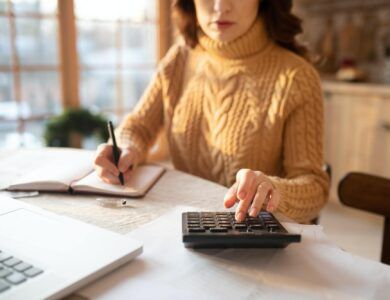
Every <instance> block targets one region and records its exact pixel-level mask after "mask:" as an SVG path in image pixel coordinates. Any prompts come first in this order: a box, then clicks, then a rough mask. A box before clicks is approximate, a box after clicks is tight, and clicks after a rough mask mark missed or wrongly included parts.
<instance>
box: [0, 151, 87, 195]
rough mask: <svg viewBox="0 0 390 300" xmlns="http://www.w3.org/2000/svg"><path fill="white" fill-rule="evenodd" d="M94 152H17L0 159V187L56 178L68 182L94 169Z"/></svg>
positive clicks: (55, 179)
mask: <svg viewBox="0 0 390 300" xmlns="http://www.w3.org/2000/svg"><path fill="white" fill-rule="evenodd" d="M93 155H94V152H93V151H85V150H72V149H59V148H47V149H37V150H25V151H18V152H16V153H15V154H11V155H9V156H8V157H6V158H2V159H1V160H0V178H1V180H0V186H1V187H2V188H5V187H7V186H8V185H10V184H11V183H12V184H18V183H25V182H37V181H39V182H42V181H58V182H62V183H64V184H67V185H68V184H70V183H71V182H72V181H73V180H74V179H78V178H81V177H84V176H85V175H86V174H88V173H89V172H91V171H92V170H93V165H92V163H93Z"/></svg>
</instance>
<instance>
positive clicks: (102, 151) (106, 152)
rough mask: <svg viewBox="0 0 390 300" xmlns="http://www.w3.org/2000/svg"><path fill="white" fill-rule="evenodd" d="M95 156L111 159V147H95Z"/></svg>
mask: <svg viewBox="0 0 390 300" xmlns="http://www.w3.org/2000/svg"><path fill="white" fill-rule="evenodd" d="M96 155H97V156H98V155H103V156H108V157H112V145H110V144H107V143H103V144H100V145H99V146H98V147H97V150H96Z"/></svg>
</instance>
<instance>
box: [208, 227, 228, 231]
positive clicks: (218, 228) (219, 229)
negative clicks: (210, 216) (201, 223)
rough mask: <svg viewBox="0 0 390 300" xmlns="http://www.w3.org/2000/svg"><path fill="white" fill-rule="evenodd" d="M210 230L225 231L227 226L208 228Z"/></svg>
mask: <svg viewBox="0 0 390 300" xmlns="http://www.w3.org/2000/svg"><path fill="white" fill-rule="evenodd" d="M210 232H227V228H222V227H215V228H210Z"/></svg>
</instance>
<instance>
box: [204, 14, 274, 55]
mask: <svg viewBox="0 0 390 300" xmlns="http://www.w3.org/2000/svg"><path fill="white" fill-rule="evenodd" d="M198 40H199V45H200V47H202V48H203V49H204V50H206V51H207V52H209V53H211V54H214V55H217V56H221V57H224V58H228V59H243V58H247V57H250V56H253V55H255V54H257V53H259V52H261V51H262V50H263V49H265V48H266V46H267V45H268V44H269V42H270V38H269V37H268V34H267V32H266V30H265V25H264V22H263V20H262V19H260V18H259V19H257V20H256V21H255V22H254V23H253V25H252V26H251V28H250V29H249V30H248V31H247V32H246V33H245V34H244V35H242V36H240V37H238V38H237V39H235V40H233V41H230V42H220V41H215V40H213V39H211V38H209V37H208V36H207V35H206V34H205V33H204V32H203V31H202V30H199V32H198Z"/></svg>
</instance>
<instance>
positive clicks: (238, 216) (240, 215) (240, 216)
mask: <svg viewBox="0 0 390 300" xmlns="http://www.w3.org/2000/svg"><path fill="white" fill-rule="evenodd" d="M236 219H237V221H239V222H241V221H243V220H244V219H245V214H244V213H243V212H242V211H240V212H239V213H238V214H237V215H236Z"/></svg>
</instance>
